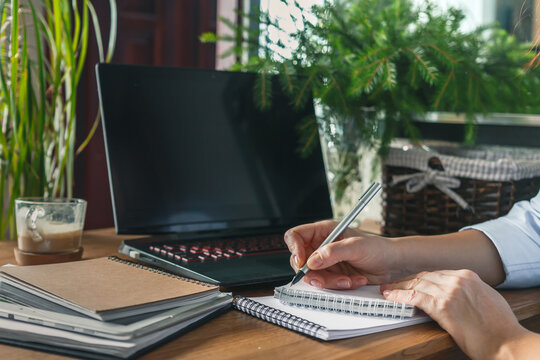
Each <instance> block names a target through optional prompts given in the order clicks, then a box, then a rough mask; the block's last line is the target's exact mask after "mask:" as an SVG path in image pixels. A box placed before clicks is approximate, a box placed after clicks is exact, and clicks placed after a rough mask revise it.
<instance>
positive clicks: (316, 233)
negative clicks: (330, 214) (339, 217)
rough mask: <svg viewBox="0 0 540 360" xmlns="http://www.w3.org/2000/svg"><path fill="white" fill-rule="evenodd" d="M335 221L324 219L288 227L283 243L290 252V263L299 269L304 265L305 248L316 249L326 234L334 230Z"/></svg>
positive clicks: (305, 257)
mask: <svg viewBox="0 0 540 360" xmlns="http://www.w3.org/2000/svg"><path fill="white" fill-rule="evenodd" d="M336 225H337V223H336V222H335V221H331V220H326V221H319V222H316V223H312V224H305V225H299V226H296V227H294V228H292V229H289V230H288V231H287V232H286V233H285V236H284V240H285V243H286V244H287V247H288V248H289V251H290V252H291V265H294V266H293V268H295V269H299V268H301V267H302V266H304V264H305V262H306V259H307V256H309V255H310V254H306V249H307V248H310V247H311V248H314V249H316V248H317V247H318V246H319V245H320V244H321V243H322V242H323V241H324V239H326V238H327V237H328V235H329V234H330V233H331V232H332V230H334V228H335V227H336Z"/></svg>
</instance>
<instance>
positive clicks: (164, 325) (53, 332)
mask: <svg viewBox="0 0 540 360" xmlns="http://www.w3.org/2000/svg"><path fill="white" fill-rule="evenodd" d="M231 301H232V298H231V296H230V295H228V294H223V293H220V292H219V289H218V287H216V286H213V285H209V284H206V283H202V282H199V281H194V280H191V279H186V278H183V277H180V276H177V275H173V274H170V273H167V272H164V271H161V270H157V269H154V268H150V267H146V266H142V265H138V264H135V263H133V262H130V261H126V260H122V259H119V258H116V257H109V258H99V259H93V260H84V261H77V262H71V263H62V264H51V265H36V266H25V267H14V266H3V267H0V342H3V343H6V344H14V345H20V346H24V347H28V348H33V349H39V350H47V351H53V352H56V353H60V354H65V355H72V356H78V357H84V358H97V359H103V358H107V357H109V358H130V357H134V356H137V355H139V354H140V353H142V352H144V351H145V350H148V349H149V348H150V347H154V346H156V345H158V344H161V343H162V342H164V341H166V340H168V339H170V338H171V337H173V336H176V335H178V334H180V333H182V332H184V331H187V330H189V329H191V328H193V327H194V326H196V325H197V324H200V323H201V322H204V321H205V320H208V319H210V318H212V317H214V316H216V315H218V314H220V313H221V312H224V311H226V309H228V308H229V307H230V304H231Z"/></svg>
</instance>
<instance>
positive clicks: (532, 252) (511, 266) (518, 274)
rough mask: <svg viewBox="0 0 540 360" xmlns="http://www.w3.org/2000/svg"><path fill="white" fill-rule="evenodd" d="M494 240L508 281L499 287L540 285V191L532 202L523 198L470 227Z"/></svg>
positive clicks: (468, 227) (469, 227)
mask: <svg viewBox="0 0 540 360" xmlns="http://www.w3.org/2000/svg"><path fill="white" fill-rule="evenodd" d="M467 229H476V230H479V231H482V232H483V233H484V234H486V236H487V237H489V238H490V239H491V241H492V242H493V244H494V245H495V247H496V248H497V251H498V252H499V255H500V257H501V260H502V263H503V266H504V271H505V272H506V279H505V281H504V282H503V283H502V284H500V285H499V286H498V288H520V287H531V286H538V285H540V192H539V193H538V194H537V195H536V196H535V197H534V198H532V199H531V200H530V201H520V202H518V203H516V204H514V206H513V207H512V209H511V210H510V212H509V213H508V214H507V215H505V216H502V217H500V218H498V219H495V220H490V221H486V222H483V223H480V224H477V225H473V226H467V227H465V228H463V229H461V230H460V231H462V230H467Z"/></svg>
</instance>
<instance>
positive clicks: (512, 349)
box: [494, 325, 540, 360]
mask: <svg viewBox="0 0 540 360" xmlns="http://www.w3.org/2000/svg"><path fill="white" fill-rule="evenodd" d="M539 352H540V334H536V333H533V332H532V331H529V330H527V329H525V328H524V327H522V326H521V325H520V326H519V328H517V329H515V330H513V333H510V334H508V335H507V336H506V337H505V338H504V339H503V340H502V341H501V342H500V346H499V348H498V351H497V352H496V355H495V357H494V358H495V359H501V360H503V359H504V360H508V359H533V358H536V357H537V356H538V353H539Z"/></svg>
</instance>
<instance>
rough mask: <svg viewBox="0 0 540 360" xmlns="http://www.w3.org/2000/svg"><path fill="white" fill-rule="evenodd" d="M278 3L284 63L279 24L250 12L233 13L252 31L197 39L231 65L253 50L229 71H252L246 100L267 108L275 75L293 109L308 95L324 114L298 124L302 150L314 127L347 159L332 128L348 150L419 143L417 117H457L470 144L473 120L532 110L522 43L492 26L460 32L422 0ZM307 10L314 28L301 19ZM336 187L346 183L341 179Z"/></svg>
mask: <svg viewBox="0 0 540 360" xmlns="http://www.w3.org/2000/svg"><path fill="white" fill-rule="evenodd" d="M281 1H282V2H283V3H285V4H287V5H288V6H289V7H291V8H293V9H297V10H298V11H292V12H291V13H292V14H296V15H290V16H291V20H292V22H293V23H294V24H295V27H296V30H295V31H293V32H292V33H290V34H289V35H288V36H290V38H292V39H293V40H294V41H296V42H297V44H298V46H297V47H296V49H294V50H293V51H292V54H291V56H290V57H283V55H281V53H282V51H281V50H283V49H285V46H284V44H283V43H282V42H281V41H280V40H273V38H271V37H270V36H269V33H268V31H269V29H273V30H274V31H276V32H278V33H282V34H283V33H284V30H283V29H281V28H280V24H279V21H278V19H272V18H271V17H270V16H269V15H268V14H266V13H261V12H258V11H255V12H254V13H252V14H242V15H243V16H250V18H251V20H252V21H255V22H257V23H258V24H259V29H258V30H256V31H253V30H250V28H249V27H247V26H236V25H234V24H232V23H230V22H228V21H226V20H223V21H224V22H225V23H226V24H227V25H228V26H229V27H230V28H232V29H233V30H234V36H228V37H227V36H225V37H220V38H218V37H216V36H215V34H204V35H203V36H202V40H203V41H216V40H228V41H231V47H230V49H229V50H228V51H227V52H226V53H225V54H223V55H225V56H227V55H229V54H234V55H236V56H237V59H242V58H243V57H244V54H246V53H253V48H254V47H257V46H258V52H255V53H256V56H252V57H249V58H248V59H247V61H243V62H241V61H238V62H237V63H236V64H235V65H234V66H233V69H235V70H241V71H256V72H258V73H260V74H261V76H260V77H259V82H258V84H257V87H256V91H255V101H256V102H257V104H259V106H261V107H263V108H264V107H265V106H269V105H270V104H271V95H272V94H271V93H270V92H268V91H267V89H268V87H267V86H264V82H265V81H267V77H268V75H270V74H278V75H279V79H280V82H281V84H282V91H284V92H286V93H288V94H289V95H290V96H291V101H292V102H293V103H294V104H296V105H300V104H302V103H303V102H304V101H306V100H307V99H308V98H309V96H310V95H311V93H312V94H313V95H314V97H315V99H316V100H317V101H318V102H319V103H320V104H321V105H323V108H324V109H325V110H326V114H325V115H326V116H324V117H323V118H322V119H320V123H319V124H317V122H316V120H315V119H308V120H306V123H305V124H303V125H302V127H301V138H302V149H303V150H304V151H308V150H309V148H310V145H311V144H310V143H309V142H310V141H312V140H310V139H314V138H316V137H314V136H313V133H316V132H317V129H318V128H319V129H321V130H322V132H323V134H325V135H326V136H330V137H332V140H333V142H334V144H335V145H337V146H338V147H339V146H341V148H342V151H343V152H344V153H347V152H351V153H354V149H352V148H351V147H354V146H355V145H352V144H351V141H349V140H347V141H344V139H343V137H341V140H340V139H339V138H336V136H334V135H335V134H332V131H333V130H332V129H335V126H334V127H332V126H329V125H331V124H330V123H331V122H334V125H336V124H337V125H338V127H341V130H342V131H341V135H343V133H344V132H345V133H346V134H351V133H352V134H353V135H354V137H356V138H357V140H358V141H357V144H358V143H363V144H365V145H367V146H371V147H375V148H376V149H378V151H379V153H380V154H382V155H384V154H385V152H386V150H387V148H388V146H389V144H390V142H391V140H392V139H393V138H394V137H396V136H397V135H398V134H400V133H404V134H406V135H407V136H409V137H410V138H411V140H413V141H418V140H419V138H420V137H419V133H418V130H417V129H416V127H415V126H414V122H413V120H414V119H415V118H416V117H418V116H422V115H423V114H425V113H426V112H430V111H450V112H456V113H463V114H466V115H467V119H468V125H467V131H466V135H465V139H464V140H465V142H466V143H473V142H474V140H475V126H474V115H475V114H478V113H482V114H486V113H490V112H516V113H538V112H539V111H540V101H538V99H539V98H540V97H539V95H540V94H539V92H540V78H539V72H538V69H537V67H536V66H534V65H535V61H536V57H535V53H534V51H532V50H531V49H532V48H531V45H530V44H525V43H520V42H518V41H517V40H516V39H515V38H514V37H513V36H512V35H509V34H508V33H506V32H505V31H504V30H502V29H500V28H498V27H497V26H496V25H492V26H486V27H479V28H477V29H475V30H474V31H471V32H464V31H462V30H460V29H461V25H462V23H463V20H464V14H463V12H462V11H460V10H458V9H455V8H450V9H448V10H446V11H442V10H441V9H439V8H438V7H437V6H436V4H435V3H434V2H431V1H425V2H424V3H423V4H422V5H421V6H414V4H413V2H412V1H411V0H335V1H332V2H327V3H325V4H323V5H322V6H315V7H313V8H312V9H303V8H302V7H301V6H300V5H299V4H298V2H297V1H294V0H281ZM308 10H309V11H310V12H312V13H313V14H314V15H315V19H316V20H315V21H310V20H309V18H308V16H307V14H308ZM259 31H260V32H261V34H262V38H263V39H264V41H263V42H262V44H258V41H257V40H258V38H259V33H258V32H259ZM369 114H371V115H369ZM373 114H377V115H373ZM336 119H338V120H336ZM336 121H337V123H336ZM351 124H353V126H352V127H351ZM345 128H347V129H346V130H344V129H345ZM356 146H357V145H356ZM356 160H357V159H355V158H354V157H349V158H348V160H344V162H343V166H345V167H346V168H344V169H342V170H343V171H342V172H343V174H342V175H343V176H345V177H347V176H348V177H349V178H350V175H351V174H353V177H354V176H355V174H354V172H355V170H354V167H355V166H357V161H356ZM343 180H344V186H346V184H347V183H348V182H349V180H350V179H349V180H347V179H346V178H344V179H343Z"/></svg>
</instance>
